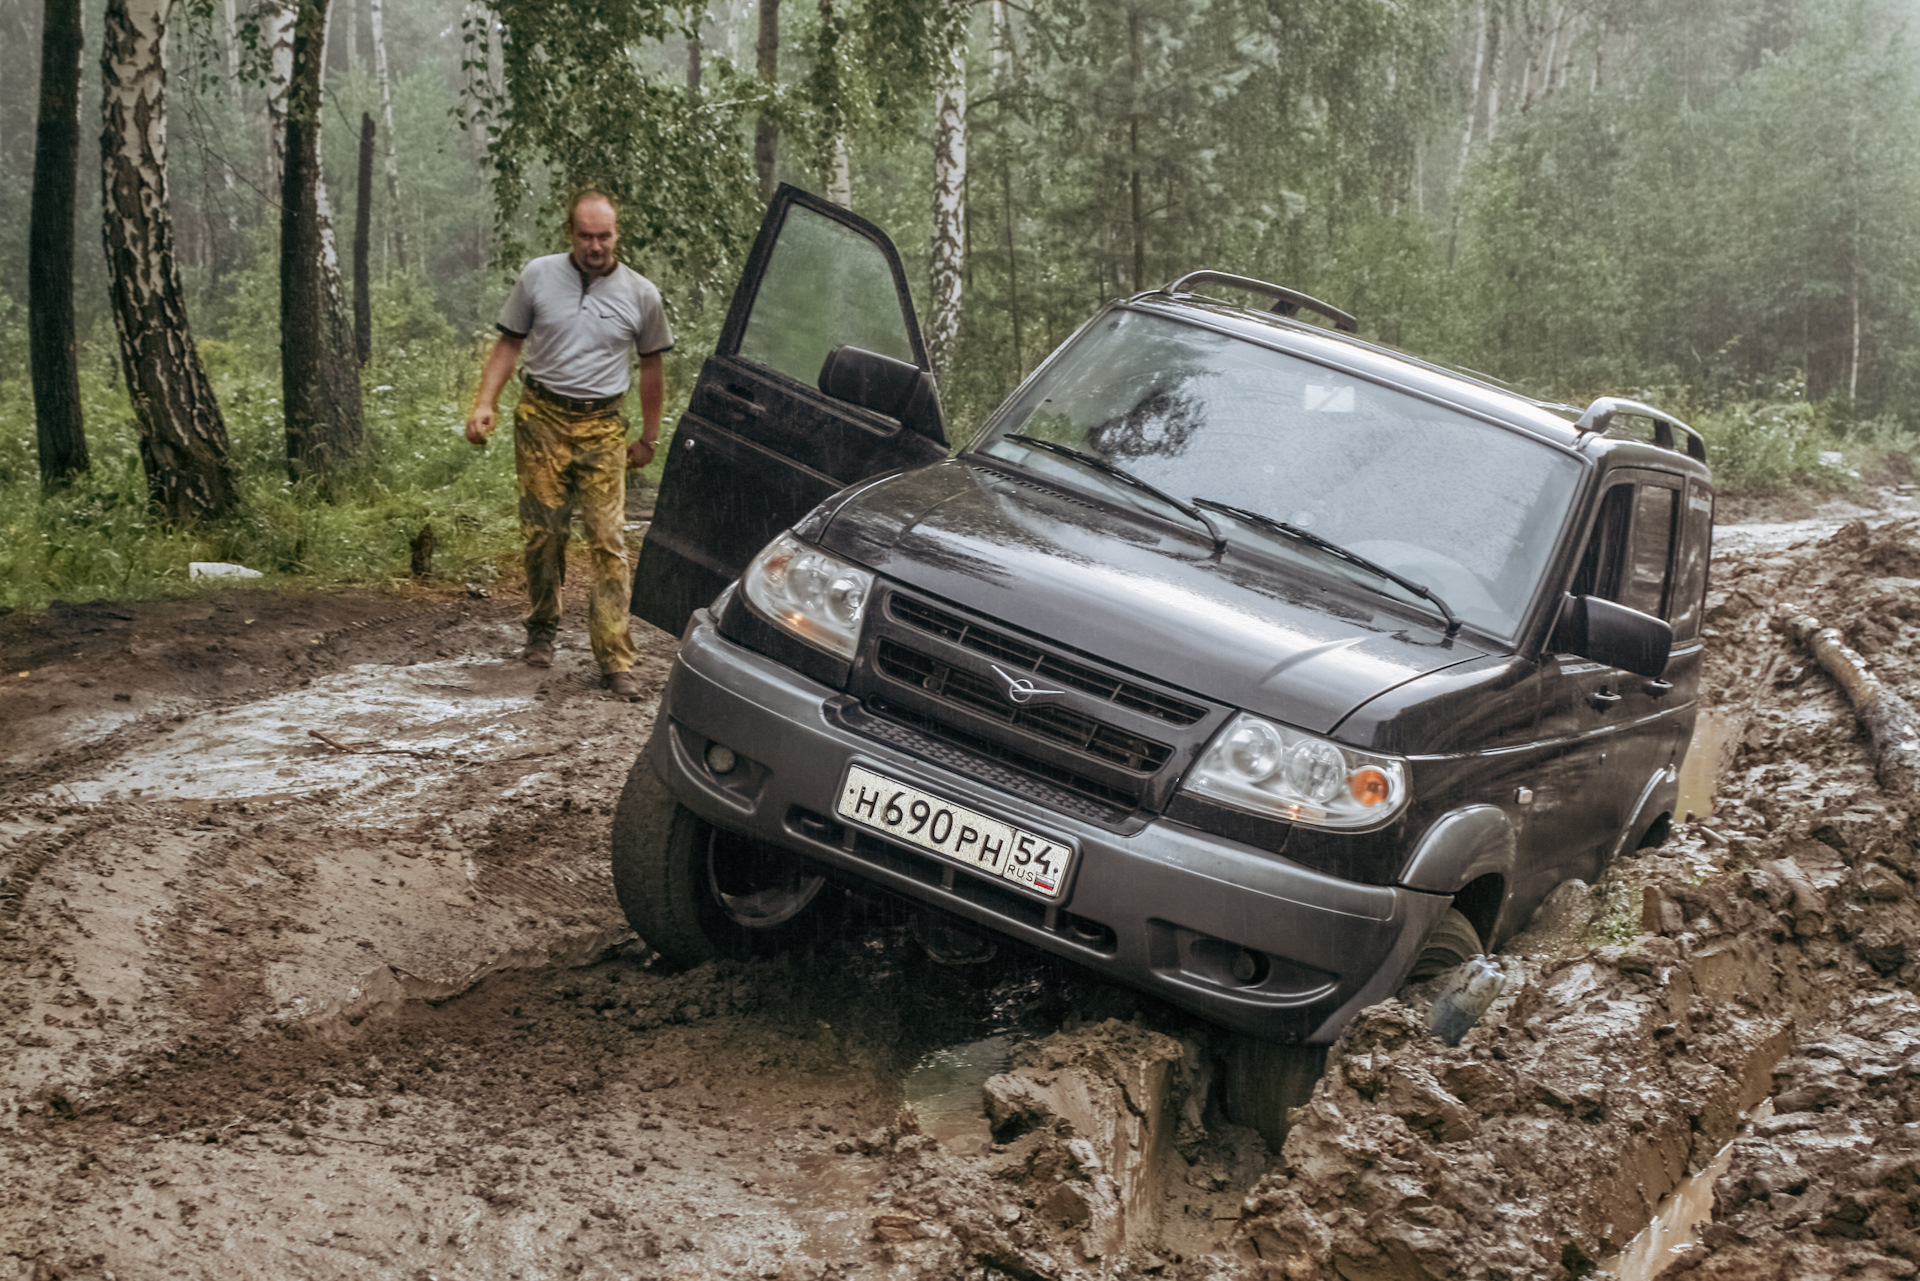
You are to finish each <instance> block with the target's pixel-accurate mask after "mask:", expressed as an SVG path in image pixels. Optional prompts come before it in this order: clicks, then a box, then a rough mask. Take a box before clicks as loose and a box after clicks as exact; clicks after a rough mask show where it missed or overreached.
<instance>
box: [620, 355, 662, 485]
mask: <svg viewBox="0 0 1920 1281" xmlns="http://www.w3.org/2000/svg"><path fill="white" fill-rule="evenodd" d="M666 403H667V370H666V362H665V361H663V360H662V359H661V358H660V353H659V352H657V351H656V352H654V353H653V354H652V355H651V356H642V357H640V439H639V440H636V441H634V442H633V443H632V444H631V445H628V446H627V466H628V467H629V468H633V467H645V466H646V465H647V464H649V463H651V462H652V461H653V447H654V445H655V444H656V443H657V442H658V441H659V439H660V411H661V409H662V408H663V407H664V406H665V405H666Z"/></svg>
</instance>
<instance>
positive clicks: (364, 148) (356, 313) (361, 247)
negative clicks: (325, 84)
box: [353, 111, 373, 365]
mask: <svg viewBox="0 0 1920 1281" xmlns="http://www.w3.org/2000/svg"><path fill="white" fill-rule="evenodd" d="M358 177H359V182H358V183H357V184H356V188H355V199H356V200H357V201H358V203H357V204H356V205H355V206H354V211H353V354H354V358H355V359H356V360H357V361H358V362H359V363H360V364H362V365H365V364H366V363H367V361H368V360H370V359H372V357H373V295H372V294H371V292H369V291H370V290H371V288H372V279H373V271H372V266H371V264H370V263H369V262H368V261H367V260H368V259H369V258H370V257H371V256H372V252H373V117H372V116H370V115H368V114H367V113H366V112H364V111H363V112H361V113H360V172H359V175H358Z"/></svg>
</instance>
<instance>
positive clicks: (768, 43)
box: [753, 0, 780, 201]
mask: <svg viewBox="0 0 1920 1281" xmlns="http://www.w3.org/2000/svg"><path fill="white" fill-rule="evenodd" d="M754 74H756V75H758V76H759V77H760V83H761V85H762V86H763V87H764V88H765V89H766V91H767V92H768V93H772V92H773V91H774V90H776V89H778V88H779V87H780V0H760V40H759V43H757V44H756V45H755V46H754ZM779 147H780V128H779V126H778V125H776V124H774V123H773V117H771V116H769V115H767V114H765V113H764V112H763V113H762V114H761V116H760V118H759V119H758V120H756V121H754V124H753V167H754V170H755V171H756V172H757V173H759V175H760V199H761V200H763V201H765V200H772V199H773V189H774V187H775V185H776V184H775V182H774V177H773V170H774V161H775V160H776V158H777V154H778V151H779Z"/></svg>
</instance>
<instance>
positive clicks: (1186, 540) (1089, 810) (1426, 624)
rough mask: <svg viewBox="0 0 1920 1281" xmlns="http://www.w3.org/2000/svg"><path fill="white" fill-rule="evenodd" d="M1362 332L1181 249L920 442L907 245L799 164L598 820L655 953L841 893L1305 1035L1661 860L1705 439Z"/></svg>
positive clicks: (750, 935) (720, 368)
mask: <svg viewBox="0 0 1920 1281" xmlns="http://www.w3.org/2000/svg"><path fill="white" fill-rule="evenodd" d="M1221 292H1233V293H1235V294H1240V295H1247V296H1251V297H1254V298H1257V299H1258V300H1259V308H1260V309H1258V310H1253V309H1248V308H1246V307H1243V306H1234V305H1229V304H1228V303H1226V302H1223V301H1219V300H1217V299H1216V298H1215V297H1213V296H1209V294H1218V293H1221ZM1307 312H1311V313H1315V314H1317V315H1318V316H1319V317H1320V318H1322V319H1324V320H1327V321H1329V322H1331V325H1332V327H1331V328H1328V327H1324V326H1321V325H1317V324H1309V323H1306V322H1305V321H1304V320H1301V319H1298V318H1297V317H1298V316H1299V315H1300V314H1301V313H1307ZM1354 328H1355V326H1354V323H1353V320H1352V318H1351V317H1350V316H1347V315H1346V314H1345V313H1343V312H1340V311H1338V310H1337V309H1335V308H1332V307H1328V306H1325V305H1324V304H1321V303H1318V302H1316V301H1314V300H1313V299H1310V298H1307V297H1305V296H1303V295H1300V294H1297V293H1294V292H1292V291H1290V290H1287V289H1283V288H1280V287H1278V286H1273V285H1268V284H1264V283H1262V282H1259V281H1253V280H1247V279H1243V278H1240V277H1235V276H1227V275H1223V274H1221V273H1217V272H1198V273H1195V274H1193V275H1190V276H1187V277H1185V278H1183V279H1182V280H1180V281H1176V282H1175V283H1173V284H1171V285H1169V286H1167V287H1166V288H1165V289H1161V290H1157V291H1154V292H1150V293H1145V294H1140V295H1138V296H1136V297H1133V298H1129V299H1126V300H1125V301H1122V302H1117V303H1113V304H1111V305H1109V306H1107V307H1105V308H1104V309H1102V310H1101V311H1100V312H1099V313H1098V314H1096V315H1095V316H1094V317H1093V318H1092V319H1091V320H1089V321H1088V322H1087V323H1086V324H1085V325H1083V326H1082V327H1081V328H1080V330H1079V331H1078V332H1076V333H1075V334H1074V335H1073V336H1072V337H1070V338H1069V339H1068V340H1067V341H1066V342H1065V343H1064V344H1062V345H1061V347H1060V348H1059V350H1057V351H1056V352H1055V353H1054V354H1053V355H1052V356H1051V357H1049V358H1048V359H1047V361H1046V362H1045V363H1044V364H1042V365H1041V366H1040V367H1039V368H1038V369H1037V370H1035V371H1034V373H1033V375H1032V376H1031V377H1029V378H1028V379H1027V380H1026V382H1025V383H1024V384H1023V385H1022V386H1021V387H1020V388H1019V389H1018V390H1017V391H1016V392H1015V393H1014V394H1013V396H1012V397H1011V398H1010V399H1009V400H1008V401H1007V402H1006V403H1005V404H1004V405H1002V406H1001V407H1000V409H999V410H998V411H996V412H995V413H994V414H993V415H992V417H991V418H989V419H988V420H987V422H986V423H985V425H984V426H983V427H982V429H981V430H980V431H979V433H978V434H977V435H976V436H975V438H974V439H973V440H972V441H971V442H970V443H969V444H968V445H967V447H966V448H964V449H963V450H961V451H960V452H959V453H958V454H956V455H953V456H951V457H949V451H948V448H947V445H946V439H945V435H944V429H943V424H942V418H941V412H940V406H939V400H938V397H937V395H936V394H935V390H934V386H933V381H932V378H931V376H930V375H929V374H928V373H927V372H926V371H927V369H928V362H927V359H926V353H925V349H924V347H923V345H922V343H921V338H920V333H919V329H918V326H917V324H916V323H915V319H914V315H913V310H912V305H911V302H910V300H909V297H908V291H907V286H906V280H905V275H904V273H903V272H902V269H901V266H900V262H899V259H898V257H897V255H896V254H895V252H894V249H893V246H892V245H891V244H890V243H889V241H888V240H887V238H886V237H885V236H884V235H883V234H882V233H881V232H880V231H879V229H878V228H876V227H874V226H873V225H871V224H870V223H868V222H866V221H864V220H863V219H860V218H858V217H855V216H854V215H852V214H850V213H848V212H847V211H846V210H844V209H841V208H839V207H837V206H835V205H831V204H828V203H826V202H824V201H821V200H819V199H816V198H814V197H812V196H810V195H807V194H806V193H804V192H800V191H797V190H794V189H791V188H783V189H782V190H781V192H780V193H779V195H778V196H777V197H776V199H775V201H774V202H773V205H772V208H771V209H770V211H769V213H768V216H767V221H766V223H765V225H764V226H763V228H762V229H761V233H760V237H759V240H758V241H757V243H756V244H755V246H754V249H753V252H752V256H751V257H750V259H749V260H748V263H747V268H746V273H745V279H744V280H743V282H742V284H741V285H740V288H739V292H738V293H737V294H736V295H735V297H734V299H733V304H732V309H731V311H730V312H729V314H728V317H727V321H726V326H725V329H724V330H723V332H722V334H721V337H720V343H719V346H718V348H717V350H716V351H715V353H714V355H713V357H712V358H711V359H710V360H708V361H707V362H706V365H705V368H704V369H703V371H702V373H701V375H700V379H699V383H698V385H697V386H696V388H695V389H694V392H693V397H692V402H691V404H690V405H689V407H688V410H687V413H686V415H685V416H684V417H683V418H682V419H681V420H680V424H679V428H678V431H677V433H676V435H675V437H674V441H673V447H672V450H671V452H670V455H669V457H668V459H667V462H666V469H665V474H664V476H663V479H662V482H661V489H660V495H659V501H658V505H657V508H656V512H655V516H654V523H653V525H652V528H651V529H650V530H649V532H648V534H647V538H646V543H645V546H644V548H643V550H642V552H641V555H640V560H639V565H638V568H637V572H636V576H635V588H634V606H633V608H634V612H635V613H636V614H639V615H640V616H641V617H643V618H646V619H648V620H650V621H652V622H653V623H655V624H657V625H659V626H661V627H663V628H666V629H668V630H669V631H675V632H682V631H683V637H682V640H681V644H680V651H679V656H678V659H677V661H676V662H675V664H674V669H673V674H672V677H671V679H670V681H669V682H668V685H667V688H666V692H665V694H664V696H663V699H662V702H661V705H660V713H659V719H658V721H657V723H656V725H655V728H654V733H653V737H652V740H651V742H650V743H649V744H648V746H647V748H646V751H645V753H644V755H643V756H642V758H641V760H640V761H639V762H638V763H637V764H636V765H635V767H634V772H633V775H632V777H631V779H630V781H629V784H628V788H627V791H626V794H625V795H624V796H623V798H622V803H621V808H620V813H619V817H618V819H617V821H616V825H615V831H614V850H613V859H614V873H615V882H616V885H617V887H618V890H619V893H620V899H621V902H622V904H623V906H624V907H625V909H626V912H627V914H628V916H629V917H630V918H631V920H632V922H633V925H634V928H635V929H636V930H637V931H638V932H639V933H640V935H641V937H642V938H644V939H645V940H646V941H647V942H648V943H649V944H651V945H653V946H654V947H656V948H657V949H659V950H660V951H661V952H662V953H664V954H666V955H667V956H668V957H670V958H672V959H675V960H678V961H681V962H688V963H691V962H695V961H698V960H701V959H703V958H705V957H708V956H712V955H715V954H718V953H722V952H729V951H737V950H739V949H741V948H742V947H750V946H752V945H753V944H755V943H756V942H758V943H761V944H763V945H764V944H770V943H775V942H777V941H778V940H779V939H780V938H781V937H782V935H783V933H785V932H788V931H790V930H792V929H793V928H795V927H796V926H797V925H798V924H799V921H800V919H801V917H802V914H803V913H804V912H805V911H806V910H807V908H808V907H809V905H810V904H812V903H813V902H814V900H815V899H816V897H817V896H818V895H819V894H820V892H821V889H822V886H823V885H824V884H825V883H826V882H827V880H828V879H829V878H836V877H837V878H849V877H851V878H858V879H860V880H864V881H866V882H870V883H872V884H875V885H878V886H880V887H883V888H884V889H886V890H888V891H891V892H892V893H893V894H895V895H899V896H902V897H904V898H906V899H909V900H912V901H914V902H915V903H918V904H921V905H924V906H926V907H928V908H930V909H937V913H936V914H935V918H936V919H938V920H941V921H944V922H946V923H947V924H948V926H949V927H951V926H955V925H960V924H961V923H963V922H964V923H965V924H966V926H968V927H970V928H974V929H978V928H979V927H984V928H985V930H986V931H989V932H993V933H997V934H1000V935H1008V936H1012V937H1014V938H1018V939H1020V940H1023V941H1024V942H1026V943H1029V944H1032V945H1034V946H1037V947H1040V948H1044V949H1047V950H1048V951H1050V952H1054V953H1057V954H1059V955H1061V956H1064V957H1068V958H1071V959H1072V960H1074V961H1076V962H1079V963H1080V964H1082V965H1084V966H1086V967H1088V968H1090V969H1093V970H1096V971H1098V972H1099V973H1100V974H1102V975H1104V976H1106V977H1108V978H1110V979H1113V980H1116V981H1119V982H1122V983H1127V984H1131V985H1133V986H1136V987H1138V988H1141V989H1143V990H1145V991H1148V992H1151V993H1153V994H1154V995H1156V996H1158V997H1161V998H1163V999H1165V1000H1167V1001H1169V1002H1172V1003H1173V1004H1175V1005H1179V1006H1183V1007H1185V1008H1187V1009H1190V1010H1193V1011H1196V1012H1198V1013H1199V1014H1201V1015H1203V1016H1205V1017H1207V1018H1208V1019H1211V1020H1214V1021H1216V1022H1217V1023H1220V1024H1223V1025H1226V1026H1227V1027H1229V1028H1232V1029H1235V1030H1237V1031H1240V1032H1243V1033H1247V1034H1251V1036H1252V1037H1254V1038H1257V1039H1258V1041H1260V1042H1263V1043H1268V1044H1272V1043H1280V1044H1296V1045H1324V1044H1326V1043H1327V1042H1330V1041H1331V1040H1332V1039H1333V1038H1334V1037H1335V1036H1336V1035H1338V1033H1339V1032H1340V1030H1341V1028H1342V1027H1343V1026H1345V1024H1346V1023H1347V1021H1348V1020H1349V1019H1351V1018H1352V1017H1353V1015H1354V1013H1355V1012H1356V1011H1358V1010H1359V1009H1361V1008H1362V1007H1364V1006H1366V1005H1368V1004H1370V1003H1372V1002H1374V1001H1378V1000H1380V999H1382V998H1384V997H1386V996H1388V995H1391V994H1392V993H1393V992H1395V991H1396V990H1397V989H1398V988H1399V987H1400V986H1401V985H1402V983H1404V982H1405V981H1406V980H1407V978H1408V977H1409V976H1410V975H1412V974H1416V973H1425V972H1434V971H1437V970H1438V969H1439V968H1441V967H1444V966H1447V965H1450V964H1452V963H1454V962H1457V961H1458V960H1461V959H1463V958H1465V957H1467V956H1469V955H1471V954H1473V953H1475V952H1478V951H1480V950H1482V949H1483V948H1490V947H1492V946H1494V945H1497V944H1498V943H1499V942H1500V941H1501V940H1503V939H1504V938H1506V937H1507V936H1509V935H1510V934H1512V933H1514V932H1515V931H1516V930H1517V929H1519V927H1520V926H1521V925H1523V924H1524V923H1525V922H1526V920H1527V918H1528V917H1529V915H1530V914H1531V913H1532V911H1533V909H1534V908H1535V906H1536V905H1537V904H1538V903H1539V902H1540V900H1541V899H1542V898H1543V897H1544V896H1545V895H1546V894H1547V893H1548V891H1550V890H1551V889H1552V888H1553V887H1554V886H1555V885H1557V884H1559V883H1560V882H1562V881H1564V880H1566V879H1568V878H1570V877H1585V878H1589V879H1590V878H1592V877H1593V876H1594V875H1595V874H1596V873H1597V871H1598V870H1599V869H1600V868H1601V866H1602V865H1603V864H1605V863H1606V862H1607V860H1608V859H1609V858H1610V857H1612V856H1614V855H1616V854H1618V853H1620V852H1621V851H1623V850H1626V849H1630V848H1632V847H1633V846H1635V845H1636V843H1643V842H1648V841H1651V840H1657V839H1658V838H1659V837H1660V836H1661V835H1662V834H1664V831H1665V828H1666V825H1667V823H1668V821H1669V817H1670V815H1671V812H1672V810H1673V807H1674V804H1675V798H1676V794H1677V777H1678V769H1677V767H1678V765H1679V762H1680V759H1681V756H1682V754H1683V753H1684V752H1685V750H1686V747H1687V743H1688V740H1689V737H1690V735H1691V731H1692V726H1693V720H1694V696H1695V688H1696V685H1697V682H1698V674H1699V667H1700V651H1701V641H1700V616H1701V603H1702V599H1703V597H1704V595H1705V591H1706V578H1707V554H1708V543H1709V538H1710V531H1711V524H1712V509H1713V495H1712V488H1711V481H1710V475H1709V472H1708V469H1707V467H1706V463H1705V456H1706V451H1705V449H1704V447H1703V445H1702V443H1701V441H1700V438H1699V437H1698V435H1696V434H1695V433H1694V432H1693V431H1692V430H1691V429H1689V428H1687V427H1686V426H1685V425H1684V424H1682V423H1680V422H1678V421H1676V420H1674V419H1673V418H1671V417H1668V416H1667V415H1665V414H1662V413H1660V412H1659V411H1657V410H1654V409H1651V408H1649V407H1647V406H1645V405H1639V404H1635V403H1632V402H1627V401H1617V400H1602V401H1598V402H1596V403H1595V404H1594V405H1593V406H1592V407H1590V408H1588V409H1587V410H1586V411H1585V412H1584V413H1582V412H1580V411H1579V410H1577V409H1571V408H1568V407H1565V406H1556V405H1550V404H1543V403H1541V402H1538V401H1534V400H1531V399H1528V398H1526V397H1524V396H1520V395H1516V394H1514V393H1512V392H1511V391H1507V390H1504V389H1502V388H1499V387H1496V386H1492V385H1490V384H1489V383H1487V382H1485V381H1483V380H1481V379H1479V378H1475V377H1472V376H1467V375H1463V374H1460V373H1457V372H1453V371H1450V370H1446V369H1442V368H1439V367H1437V366H1434V365H1430V364H1426V363H1424V362H1421V361H1418V360H1414V359H1411V358H1409V357H1407V356H1405V355H1402V354H1400V353H1398V352H1394V351H1390V350H1386V349H1384V348H1381V347H1378V346H1374V345H1371V344H1368V343H1366V342H1362V341H1360V340H1359V339H1357V338H1355V337H1353V336H1351V333H1352V330H1353V329H1354ZM954 933H955V931H953V930H952V929H951V928H949V929H948V930H947V931H945V932H944V933H942V932H939V931H936V932H935V935H936V936H937V937H942V938H951V937H953V936H954Z"/></svg>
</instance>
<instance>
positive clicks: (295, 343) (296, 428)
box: [280, 0, 366, 479]
mask: <svg viewBox="0 0 1920 1281" xmlns="http://www.w3.org/2000/svg"><path fill="white" fill-rule="evenodd" d="M328 3H329V0H300V7H299V11H298V17H297V18H296V19H295V21H294V27H293V75H292V78H291V80H289V82H288V92H287V170H286V177H285V179H284V181H283V182H282V183H281V187H280V388H281V398H282V401H283V403H284V408H285V411H286V420H287V464H288V470H289V471H290V472H291V474H292V475H293V476H294V477H295V478H296V479H297V478H299V477H300V476H302V475H309V474H318V475H327V474H330V473H333V472H337V471H339V470H341V469H342V468H344V467H346V466H347V465H348V464H349V463H351V462H352V461H353V459H355V458H356V457H358V456H359V453H360V446H361V442H362V440H363V438H364V437H365V434H366V427H365V424H364V421H363V419H362V416H361V408H360V374H359V371H358V369H357V368H356V367H355V365H354V361H353V329H352V327H351V325H350V324H349V323H348V321H347V317H346V309H345V307H344V306H343V305H342V303H341V298H340V259H339V256H338V255H337V254H336V253H335V252H334V245H333V229H332V227H331V226H330V225H329V220H328V216H327V196H326V189H325V186H324V185H323V183H322V181H321V173H320V112H321V100H320V90H321V74H322V72H323V71H324V70H325V64H326V56H327V8H328Z"/></svg>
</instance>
